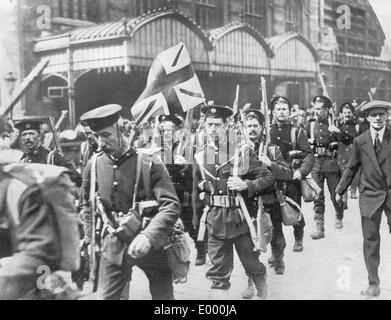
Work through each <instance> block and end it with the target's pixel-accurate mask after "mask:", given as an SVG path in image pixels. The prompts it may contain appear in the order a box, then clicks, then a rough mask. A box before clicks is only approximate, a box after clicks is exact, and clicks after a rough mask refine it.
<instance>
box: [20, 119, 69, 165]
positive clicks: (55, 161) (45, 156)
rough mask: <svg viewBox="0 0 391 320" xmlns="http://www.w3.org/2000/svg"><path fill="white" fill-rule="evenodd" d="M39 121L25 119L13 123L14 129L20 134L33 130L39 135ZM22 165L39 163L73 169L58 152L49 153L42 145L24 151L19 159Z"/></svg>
mask: <svg viewBox="0 0 391 320" xmlns="http://www.w3.org/2000/svg"><path fill="white" fill-rule="evenodd" d="M41 124H42V121H41V120H33V119H25V120H19V121H17V122H16V123H15V128H16V129H18V130H19V131H20V133H21V134H22V133H23V131H26V130H35V131H37V132H38V133H40V125H41ZM20 162H22V163H41V164H50V165H55V166H59V167H65V168H68V169H75V165H74V163H73V162H72V161H70V160H66V159H65V158H64V157H63V156H62V155H61V154H60V153H59V152H58V151H50V150H49V149H46V148H45V147H43V146H42V145H40V146H38V147H37V148H35V149H34V150H28V151H26V152H25V153H24V154H23V156H22V158H21V159H20Z"/></svg>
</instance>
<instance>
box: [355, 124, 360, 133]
mask: <svg viewBox="0 0 391 320" xmlns="http://www.w3.org/2000/svg"><path fill="white" fill-rule="evenodd" d="M359 133H360V125H359V124H356V134H357V135H358V134H359Z"/></svg>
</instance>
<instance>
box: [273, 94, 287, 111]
mask: <svg viewBox="0 0 391 320" xmlns="http://www.w3.org/2000/svg"><path fill="white" fill-rule="evenodd" d="M277 103H285V104H287V105H288V106H289V109H291V108H292V104H291V102H290V101H289V100H288V98H285V97H283V96H275V97H273V99H272V100H271V102H270V108H271V110H274V107H275V105H276V104H277Z"/></svg>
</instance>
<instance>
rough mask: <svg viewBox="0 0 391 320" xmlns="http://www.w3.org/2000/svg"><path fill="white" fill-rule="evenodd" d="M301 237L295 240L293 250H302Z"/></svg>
mask: <svg viewBox="0 0 391 320" xmlns="http://www.w3.org/2000/svg"><path fill="white" fill-rule="evenodd" d="M303 249H304V247H303V239H299V240H295V245H294V246H293V251H294V252H303Z"/></svg>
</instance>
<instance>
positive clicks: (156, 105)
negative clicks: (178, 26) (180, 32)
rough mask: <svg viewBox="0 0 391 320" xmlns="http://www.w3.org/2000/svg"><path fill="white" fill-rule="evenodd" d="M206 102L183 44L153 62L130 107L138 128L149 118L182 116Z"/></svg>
mask: <svg viewBox="0 0 391 320" xmlns="http://www.w3.org/2000/svg"><path fill="white" fill-rule="evenodd" d="M204 102H205V97H204V93H203V91H202V88H201V84H200V82H199V80H198V77H197V75H196V74H195V72H194V69H193V66H192V65H191V59H190V55H189V53H188V51H187V49H186V46H185V44H184V43H183V42H180V43H178V44H177V45H176V46H174V47H171V48H169V49H167V50H166V51H163V52H162V53H160V54H158V55H157V57H156V58H155V60H154V62H153V64H152V67H151V69H150V71H149V75H148V80H147V85H146V88H145V90H144V92H143V93H142V94H141V96H140V97H139V98H138V100H137V101H136V103H135V104H134V105H133V106H132V107H131V113H132V116H133V118H134V119H135V121H136V124H137V125H140V124H142V123H144V122H146V121H148V119H149V118H150V117H151V116H156V115H160V114H166V115H169V114H181V113H185V112H187V111H189V110H191V109H193V108H195V107H197V106H198V105H200V104H203V103H204Z"/></svg>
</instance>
